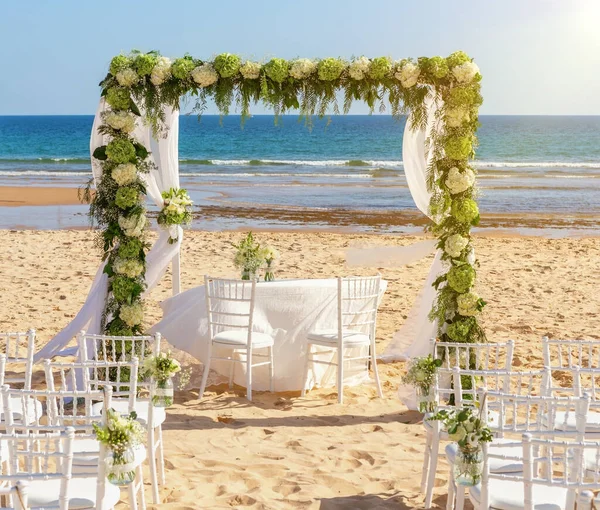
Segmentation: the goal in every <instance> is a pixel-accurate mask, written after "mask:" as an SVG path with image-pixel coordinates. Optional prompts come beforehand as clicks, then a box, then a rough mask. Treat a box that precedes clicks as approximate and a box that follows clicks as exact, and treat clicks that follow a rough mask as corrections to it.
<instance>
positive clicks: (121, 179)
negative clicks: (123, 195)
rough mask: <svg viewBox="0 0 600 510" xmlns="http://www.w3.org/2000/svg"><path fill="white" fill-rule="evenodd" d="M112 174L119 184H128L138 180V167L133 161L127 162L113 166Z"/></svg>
mask: <svg viewBox="0 0 600 510" xmlns="http://www.w3.org/2000/svg"><path fill="white" fill-rule="evenodd" d="M110 176H111V177H112V178H113V179H114V180H115V182H116V183H117V184H118V185H119V186H126V185H127V184H131V183H133V182H135V181H137V177H138V176H137V168H136V167H135V165H134V164H133V163H125V164H123V165H119V166H116V167H115V168H113V170H112V172H111V174H110Z"/></svg>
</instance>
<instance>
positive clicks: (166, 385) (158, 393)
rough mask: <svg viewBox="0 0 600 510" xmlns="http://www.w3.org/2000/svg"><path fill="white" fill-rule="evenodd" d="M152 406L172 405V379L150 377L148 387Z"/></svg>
mask: <svg viewBox="0 0 600 510" xmlns="http://www.w3.org/2000/svg"><path fill="white" fill-rule="evenodd" d="M150 392H151V395H152V405H153V406H154V407H170V406H171V405H173V380H172V379H171V378H170V377H169V378H168V379H152V384H151V388H150Z"/></svg>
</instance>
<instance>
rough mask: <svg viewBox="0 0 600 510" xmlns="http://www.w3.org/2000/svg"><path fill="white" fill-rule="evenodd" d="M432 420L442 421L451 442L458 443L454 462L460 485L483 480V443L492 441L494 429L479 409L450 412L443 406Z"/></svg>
mask: <svg viewBox="0 0 600 510" xmlns="http://www.w3.org/2000/svg"><path fill="white" fill-rule="evenodd" d="M429 419H430V420H440V421H441V422H442V424H443V425H444V429H445V430H446V431H447V432H448V437H449V438H450V440H451V441H455V442H456V443H457V444H458V452H457V455H456V459H455V461H454V467H453V470H454V480H455V482H456V483H457V484H458V485H464V486H473V485H477V484H478V483H479V482H480V481H481V472H482V469H483V454H482V451H481V443H489V442H490V441H491V440H492V439H493V436H492V431H491V430H490V429H489V427H487V426H486V424H485V421H484V420H482V418H481V412H479V411H478V410H477V409H476V408H473V407H467V408H464V409H456V410H453V411H447V410H445V409H442V410H441V411H439V412H438V413H436V414H435V415H434V416H432V417H431V418H429Z"/></svg>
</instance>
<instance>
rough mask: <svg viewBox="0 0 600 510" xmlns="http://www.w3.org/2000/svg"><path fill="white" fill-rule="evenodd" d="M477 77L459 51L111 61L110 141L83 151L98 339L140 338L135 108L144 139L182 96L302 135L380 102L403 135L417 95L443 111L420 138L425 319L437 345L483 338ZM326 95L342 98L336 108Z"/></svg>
mask: <svg viewBox="0 0 600 510" xmlns="http://www.w3.org/2000/svg"><path fill="white" fill-rule="evenodd" d="M480 80H481V75H480V73H479V69H478V67H477V66H476V65H475V64H474V63H473V62H472V60H471V59H470V58H469V57H468V56H467V55H466V54H465V53H463V52H460V51H459V52H456V53H453V54H452V55H450V56H449V57H447V58H443V57H431V58H427V57H421V58H419V59H417V60H416V61H415V60H412V59H404V60H400V61H392V60H391V59H390V58H388V57H377V58H373V59H368V58H366V57H360V58H358V59H353V60H352V61H351V62H346V61H344V60H343V59H339V58H325V59H322V60H317V61H311V60H309V59H295V60H293V61H287V60H284V59H280V58H273V59H271V60H270V61H269V62H267V63H266V64H264V65H263V64H260V63H258V62H252V61H243V60H242V59H241V58H240V57H239V56H237V55H233V54H229V53H224V54H221V55H218V56H217V57H216V58H215V59H214V60H213V61H205V60H201V59H197V58H194V57H192V56H190V55H186V56H184V57H183V58H179V59H177V60H175V61H174V62H172V61H171V60H170V59H168V58H166V57H163V56H161V55H160V54H159V53H158V52H149V53H140V52H137V51H136V52H132V53H131V54H130V55H118V56H116V57H114V58H113V60H112V61H111V64H110V68H109V73H108V74H107V75H106V77H105V79H104V80H103V81H102V82H101V84H100V86H101V87H102V95H103V96H104V97H105V98H106V101H107V103H108V105H110V107H111V109H112V112H109V114H108V115H110V116H107V117H105V118H104V124H102V125H101V126H100V132H101V133H103V134H106V135H109V136H110V137H111V139H112V140H111V141H110V143H109V144H108V145H107V146H103V147H99V148H97V149H96V150H95V151H94V155H93V156H94V157H95V158H96V159H98V160H99V161H100V162H101V165H102V169H103V174H102V179H101V181H100V183H99V185H98V187H97V189H96V193H95V195H94V197H93V199H92V200H91V209H90V215H91V217H92V218H93V219H94V220H95V221H96V222H97V223H98V224H99V226H101V227H102V229H103V231H102V233H101V244H102V247H103V250H104V258H105V260H107V264H106V269H105V271H106V273H107V274H108V275H109V291H110V295H109V298H108V300H107V306H106V310H105V318H106V326H105V329H106V331H108V332H109V333H111V334H119V335H125V334H131V333H134V334H138V333H141V332H142V321H141V319H143V306H142V304H141V297H140V296H141V292H142V290H143V287H144V283H143V282H144V280H143V276H144V272H145V258H144V257H145V252H146V250H147V248H148V246H147V244H146V242H145V232H146V224H147V220H146V214H145V208H144V204H143V196H144V194H145V189H144V187H143V184H142V181H141V180H140V179H139V174H140V173H143V172H147V171H148V170H149V165H150V164H149V162H148V160H147V156H148V150H147V148H146V147H143V146H142V145H140V144H139V143H137V142H136V141H135V140H133V139H132V138H131V137H130V136H129V133H131V132H132V121H131V117H132V116H134V117H135V116H139V115H140V108H138V106H139V107H141V108H143V110H144V112H145V119H144V121H145V122H147V123H148V124H149V125H150V126H151V127H152V129H153V131H154V134H155V135H156V136H161V135H162V134H164V132H165V130H166V129H167V127H166V126H165V125H164V109H165V107H172V108H175V109H178V108H179V104H180V100H181V98H182V97H183V96H190V97H193V98H195V105H194V110H195V111H197V112H198V113H201V112H202V111H203V110H204V108H205V106H206V103H207V101H208V100H209V99H212V100H213V101H214V103H215V104H216V106H217V108H218V110H219V112H220V113H221V114H223V115H227V114H228V113H229V110H230V107H231V105H232V104H236V105H237V107H238V109H239V111H240V113H241V115H242V121H243V120H244V119H246V118H247V117H248V116H249V115H250V105H251V104H255V103H258V102H262V103H263V104H265V105H266V106H268V107H270V108H271V109H272V110H273V112H274V113H275V118H276V119H277V118H278V117H279V116H280V115H282V114H284V113H287V112H289V111H291V110H296V111H299V113H300V116H301V118H302V119H304V121H305V122H306V124H307V125H308V126H310V125H311V120H312V117H313V116H314V115H318V116H321V117H322V116H324V115H325V114H327V113H328V112H329V111H332V112H333V113H336V114H337V113H340V112H344V113H347V112H348V111H349V110H350V108H351V106H352V103H353V102H354V101H361V102H364V103H366V104H367V105H368V106H369V109H370V111H371V112H374V111H375V110H376V109H378V110H379V111H384V110H385V108H386V104H389V105H390V108H391V113H392V115H394V116H395V117H399V116H400V115H402V114H408V115H409V122H410V123H411V124H412V126H413V127H415V128H420V127H424V126H425V124H426V122H427V118H426V113H427V109H426V106H425V98H426V96H427V95H428V94H429V93H430V92H431V93H433V95H434V97H435V98H436V99H440V100H441V101H442V102H443V103H442V104H443V106H442V108H441V109H440V110H439V111H438V117H437V119H436V120H437V122H438V125H439V126H440V129H437V130H434V131H433V133H432V134H431V136H430V138H429V139H428V140H427V144H428V150H429V151H430V153H431V154H432V156H433V157H432V158H431V160H430V161H431V163H430V166H429V168H428V175H427V187H428V190H429V191H430V192H431V194H432V198H431V202H430V213H431V215H432V217H434V218H436V222H435V224H433V225H432V226H431V227H430V230H431V231H432V232H433V233H434V234H435V235H436V236H437V237H438V239H439V243H438V246H439V248H441V249H442V250H443V252H444V254H443V257H442V258H443V260H444V261H445V262H446V264H447V267H448V270H447V271H446V272H445V273H444V274H442V275H440V276H439V277H438V279H437V280H436V282H435V284H434V285H435V286H436V288H437V289H438V297H437V300H436V303H435V306H434V308H433V310H432V311H431V314H430V317H431V319H436V320H437V321H438V324H439V327H440V330H439V336H440V338H442V339H445V340H446V339H454V340H457V341H466V342H474V341H479V340H482V339H484V338H485V335H484V334H483V331H482V330H481V327H480V326H479V324H478V322H477V318H476V316H477V314H478V313H480V312H481V309H482V308H483V306H484V305H485V302H484V301H483V300H482V299H480V298H479V297H478V296H477V295H476V294H474V292H473V286H474V284H475V276H476V270H475V266H476V260H475V257H474V251H473V248H472V244H471V236H470V229H471V227H472V226H473V225H476V224H477V222H478V221H479V211H478V208H477V203H476V202H475V198H476V189H475V186H474V185H475V177H476V171H475V169H474V168H472V166H470V164H469V160H471V159H472V158H473V157H474V151H475V148H476V147H477V138H476V136H475V132H476V130H477V128H478V126H479V123H478V110H479V106H480V105H481V103H482V97H481V94H480ZM338 93H341V95H342V97H343V105H342V106H341V108H340V105H338V95H339V94H338ZM126 165H134V166H135V168H136V171H137V174H138V175H137V176H132V175H130V167H127V166H126ZM119 166H120V168H119V169H118V170H115V169H116V168H117V167H119ZM113 170H115V172H114V174H113ZM113 175H114V177H113ZM115 179H118V182H117V180H115ZM125 187H126V188H125ZM125 189H126V190H125ZM88 198H90V199H91V198H92V197H91V194H88ZM117 258H119V259H128V260H137V261H139V262H140V263H141V264H142V267H143V271H142V273H141V274H139V275H137V276H133V275H134V274H135V271H133V270H131V269H132V268H131V267H129V268H128V269H129V271H128V273H127V274H118V275H117V274H116V273H115V269H114V264H115V261H116V259H117ZM120 264H121V265H120V267H121V268H125V267H126V266H125V265H123V264H122V263H120ZM467 267H468V269H467ZM450 275H452V276H450ZM124 307H126V308H124ZM140 310H141V312H140ZM121 315H125V317H122V316H121ZM454 323H457V324H456V326H452V325H453V324H454ZM458 339H459V340H458Z"/></svg>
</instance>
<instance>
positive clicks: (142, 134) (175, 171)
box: [35, 98, 183, 361]
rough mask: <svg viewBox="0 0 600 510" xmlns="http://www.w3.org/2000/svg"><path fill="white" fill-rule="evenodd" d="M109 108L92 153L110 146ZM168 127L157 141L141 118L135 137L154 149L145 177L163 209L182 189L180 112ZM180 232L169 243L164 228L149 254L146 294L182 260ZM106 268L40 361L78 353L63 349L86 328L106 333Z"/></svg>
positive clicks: (98, 120) (95, 170) (95, 167)
mask: <svg viewBox="0 0 600 510" xmlns="http://www.w3.org/2000/svg"><path fill="white" fill-rule="evenodd" d="M106 109H108V107H107V105H106V102H105V100H104V98H102V99H101V100H100V104H99V105H98V110H97V111H96V117H95V118H94V124H93V126H92V136H91V139H90V153H92V154H93V152H94V150H95V149H96V148H97V147H100V146H102V145H106V144H107V143H108V142H109V141H110V140H109V138H108V137H107V136H106V135H102V134H101V133H99V132H98V127H99V126H100V125H101V124H102V113H103V112H104V111H105V110H106ZM165 125H166V126H167V127H168V131H167V133H166V136H164V137H159V138H158V139H156V138H154V137H153V136H152V131H151V129H150V127H148V126H147V125H145V124H144V123H143V121H142V119H138V120H137V123H136V129H135V130H134V132H133V134H132V136H133V137H134V138H135V139H136V140H137V141H138V142H140V143H141V144H142V145H144V147H146V148H148V149H149V150H150V155H149V158H150V159H151V161H152V163H154V166H155V168H153V169H152V170H151V171H150V173H149V174H142V178H143V179H144V182H145V185H146V192H147V194H148V196H149V197H150V198H151V199H152V201H153V202H154V203H155V204H156V205H157V206H158V207H160V208H162V206H163V199H162V196H161V193H162V192H163V191H167V190H169V188H178V187H179V158H178V150H179V148H178V143H179V140H178V138H179V111H178V110H172V109H171V108H168V109H167V110H165ZM92 174H93V176H94V180H95V182H96V183H98V182H99V180H100V179H101V178H102V166H101V165H100V164H99V162H98V161H97V160H96V159H95V158H93V157H92ZM176 232H177V236H176V237H177V242H175V243H174V244H169V242H168V241H169V238H170V236H171V235H170V233H169V230H166V229H161V231H160V234H159V237H158V239H157V241H156V242H155V243H154V245H153V246H152V248H151V249H150V251H149V252H148V253H147V254H146V285H147V289H146V291H145V293H144V295H145V294H147V293H148V292H150V291H151V290H152V288H153V287H155V286H156V285H157V284H158V282H159V281H160V279H161V277H162V276H163V274H164V273H165V271H166V269H167V267H168V265H169V263H171V261H172V260H174V259H175V258H177V257H178V255H179V250H180V247H181V240H182V238H183V230H182V229H181V227H176ZM173 233H174V232H173ZM104 265H105V264H104V263H103V264H102V265H101V266H100V268H99V269H98V272H97V273H96V276H95V278H94V281H93V283H92V286H91V288H90V293H89V294H88V297H87V299H86V300H85V303H84V304H83V306H82V308H81V309H80V310H79V312H78V313H77V315H76V316H75V318H74V319H73V320H72V321H71V322H70V323H69V324H68V325H67V326H66V327H65V328H64V329H63V330H62V331H61V332H60V333H58V334H57V335H56V336H55V337H54V338H53V339H52V340H51V341H50V342H48V344H46V345H45V346H44V347H43V348H42V349H41V350H40V351H39V352H38V353H37V354H36V356H35V360H36V361H39V360H42V359H46V358H51V357H53V356H56V355H57V354H59V353H61V354H64V355H68V354H74V353H76V352H77V348H76V347H75V348H71V349H68V350H66V351H62V352H61V350H62V349H63V348H64V347H65V346H66V345H67V344H68V343H69V342H70V341H71V340H72V339H73V338H74V337H75V336H76V335H77V333H79V331H81V330H82V329H85V330H86V331H88V332H89V333H91V334H99V333H101V332H102V331H101V322H102V312H103V311H104V305H105V301H106V296H107V294H108V277H107V275H106V274H104V273H103V271H104ZM142 297H143V296H142Z"/></svg>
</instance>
